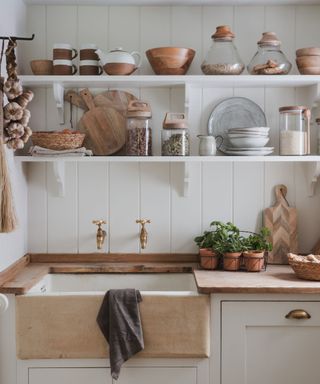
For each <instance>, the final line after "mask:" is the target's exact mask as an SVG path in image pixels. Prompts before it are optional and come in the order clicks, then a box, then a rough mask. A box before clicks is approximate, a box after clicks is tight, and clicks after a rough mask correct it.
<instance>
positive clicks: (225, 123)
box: [208, 97, 267, 145]
mask: <svg viewBox="0 0 320 384" xmlns="http://www.w3.org/2000/svg"><path fill="white" fill-rule="evenodd" d="M266 126H267V120H266V116H265V114H264V112H263V110H262V109H261V108H260V107H259V105H258V104H256V103H255V102H253V101H252V100H250V99H247V98H246V97H229V98H228V99H225V100H222V101H221V102H220V103H219V104H217V105H216V106H215V107H214V108H213V110H212V112H211V115H210V117H209V121H208V134H209V135H212V136H217V135H221V136H222V137H223V140H224V145H227V144H228V143H229V140H228V135H227V133H228V130H229V129H230V128H250V127H266Z"/></svg>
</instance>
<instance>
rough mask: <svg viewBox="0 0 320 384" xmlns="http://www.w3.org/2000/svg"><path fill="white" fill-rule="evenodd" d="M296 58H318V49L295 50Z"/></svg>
mask: <svg viewBox="0 0 320 384" xmlns="http://www.w3.org/2000/svg"><path fill="white" fill-rule="evenodd" d="M296 55H297V57H301V56H320V48H317V47H310V48H300V49H297V50H296Z"/></svg>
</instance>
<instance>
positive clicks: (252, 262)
mask: <svg viewBox="0 0 320 384" xmlns="http://www.w3.org/2000/svg"><path fill="white" fill-rule="evenodd" d="M243 258H244V266H245V268H246V270H247V272H260V271H261V269H262V268H263V265H264V252H261V251H247V252H244V253H243Z"/></svg>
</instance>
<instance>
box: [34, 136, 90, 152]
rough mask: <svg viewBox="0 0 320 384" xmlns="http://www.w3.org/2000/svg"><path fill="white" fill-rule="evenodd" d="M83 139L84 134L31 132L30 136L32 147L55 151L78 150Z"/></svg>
mask: <svg viewBox="0 0 320 384" xmlns="http://www.w3.org/2000/svg"><path fill="white" fill-rule="evenodd" d="M84 138H85V134H84V133H62V132H33V134H32V142H33V145H38V146H39V147H42V148H47V149H54V150H56V151H63V150H64V149H76V148H80V147H81V146H82V144H83V141H84Z"/></svg>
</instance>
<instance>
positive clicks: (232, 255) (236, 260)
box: [223, 252, 242, 271]
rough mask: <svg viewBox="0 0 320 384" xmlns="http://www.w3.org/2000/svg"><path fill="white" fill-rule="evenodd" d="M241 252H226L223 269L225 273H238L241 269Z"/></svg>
mask: <svg viewBox="0 0 320 384" xmlns="http://www.w3.org/2000/svg"><path fill="white" fill-rule="evenodd" d="M241 255H242V253H241V252H226V253H224V254H223V269H224V270H225V271H238V270H239V269H240V258H241Z"/></svg>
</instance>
